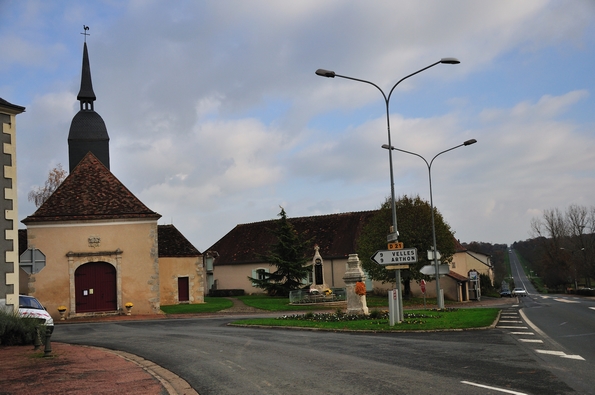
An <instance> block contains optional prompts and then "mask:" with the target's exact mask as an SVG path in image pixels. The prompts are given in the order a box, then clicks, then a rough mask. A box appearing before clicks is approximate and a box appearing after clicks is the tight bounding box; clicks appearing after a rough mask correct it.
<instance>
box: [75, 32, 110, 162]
mask: <svg viewBox="0 0 595 395" xmlns="http://www.w3.org/2000/svg"><path fill="white" fill-rule="evenodd" d="M76 98H77V100H79V101H80V106H81V108H80V111H79V112H78V113H77V114H76V115H75V116H74V118H73V119H72V123H71V124H70V132H69V133H68V162H69V171H70V172H72V171H73V170H74V168H75V167H76V165H78V163H79V162H80V161H81V160H82V159H83V158H84V157H85V155H86V154H87V152H89V151H91V152H93V154H95V156H96V157H97V158H98V159H99V160H100V161H101V162H102V163H103V164H104V165H105V167H107V168H108V169H109V167H110V164H109V135H108V134H107V127H106V126H105V122H104V121H103V118H101V116H100V115H99V114H98V113H96V112H95V108H94V104H93V102H94V101H95V99H96V96H95V92H94V91H93V82H92V81H91V67H90V65H89V53H88V51H87V43H85V46H84V47H83V67H82V72H81V89H80V91H79V94H78V96H77V97H76Z"/></svg>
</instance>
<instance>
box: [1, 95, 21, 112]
mask: <svg viewBox="0 0 595 395" xmlns="http://www.w3.org/2000/svg"><path fill="white" fill-rule="evenodd" d="M0 106H2V107H6V108H10V109H11V110H16V111H17V112H19V113H21V112H23V111H25V107H21V106H17V105H16V104H12V103H10V102H7V101H6V100H4V99H3V98H1V97H0Z"/></svg>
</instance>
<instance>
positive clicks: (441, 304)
mask: <svg viewBox="0 0 595 395" xmlns="http://www.w3.org/2000/svg"><path fill="white" fill-rule="evenodd" d="M475 143H477V140H475V139H471V140H467V141H465V142H464V143H463V144H459V145H457V146H455V147H452V148H449V149H447V150H444V151H442V152H439V153H437V154H436V155H435V156H434V157H433V158H432V160H431V161H430V163H428V161H427V160H426V158H424V157H423V156H421V155H419V154H416V153H415V152H411V151H405V150H403V149H399V148H395V147H393V146H390V145H387V144H383V145H382V148H384V149H387V150H389V152H391V151H392V150H395V151H400V152H404V153H406V154H411V155H415V156H417V157H419V158H422V159H423V161H424V162H425V163H426V166H427V167H428V180H429V181H430V209H431V211H432V239H433V242H434V251H433V252H434V267H435V269H436V299H437V301H438V308H439V309H443V308H444V299H443V298H442V295H441V294H440V271H439V266H438V254H437V252H438V248H437V247H436V225H435V223H434V198H433V197H432V164H433V163H434V159H436V158H437V157H439V156H440V155H442V154H444V153H446V152H448V151H452V150H453V149H456V148H459V147H464V146H467V145H471V144H475Z"/></svg>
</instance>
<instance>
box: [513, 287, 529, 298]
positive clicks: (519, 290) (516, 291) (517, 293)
mask: <svg viewBox="0 0 595 395" xmlns="http://www.w3.org/2000/svg"><path fill="white" fill-rule="evenodd" d="M512 296H527V291H526V290H525V289H524V288H515V289H513V290H512Z"/></svg>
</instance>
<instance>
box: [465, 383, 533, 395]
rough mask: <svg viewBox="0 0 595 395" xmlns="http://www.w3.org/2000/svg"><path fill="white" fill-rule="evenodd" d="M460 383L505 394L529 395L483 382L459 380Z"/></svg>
mask: <svg viewBox="0 0 595 395" xmlns="http://www.w3.org/2000/svg"><path fill="white" fill-rule="evenodd" d="M461 383H463V384H467V385H473V386H475V387H479V388H485V389H489V390H493V391H500V392H504V393H507V394H514V395H529V394H527V393H525V392H518V391H512V390H506V389H504V388H497V387H492V386H489V385H483V384H477V383H472V382H470V381H461Z"/></svg>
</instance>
